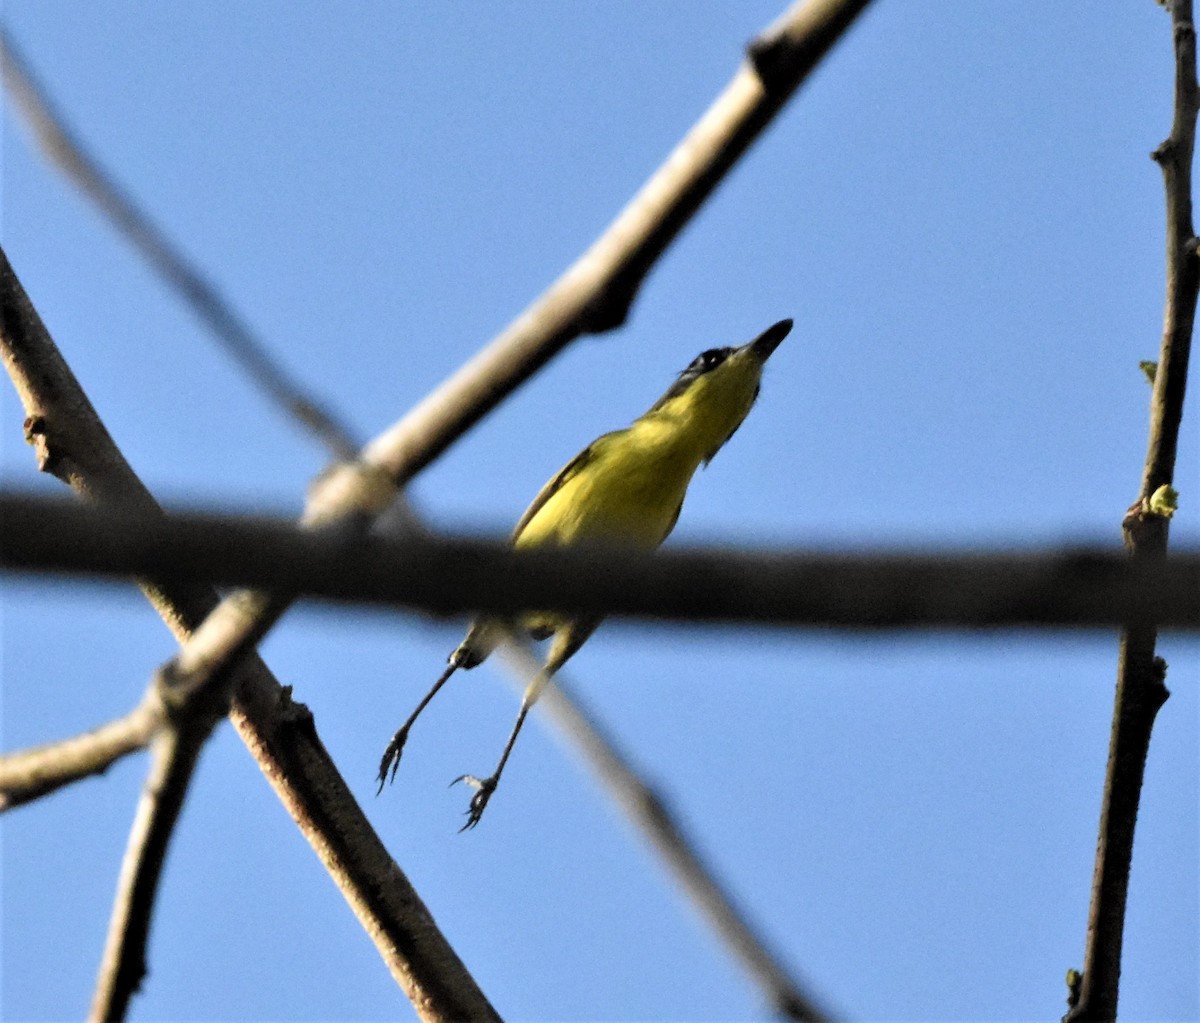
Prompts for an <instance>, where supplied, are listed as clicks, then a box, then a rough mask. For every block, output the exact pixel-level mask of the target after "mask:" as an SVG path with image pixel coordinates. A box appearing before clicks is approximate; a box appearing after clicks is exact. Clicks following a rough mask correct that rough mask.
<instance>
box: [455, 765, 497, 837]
mask: <svg viewBox="0 0 1200 1023" xmlns="http://www.w3.org/2000/svg"><path fill="white" fill-rule="evenodd" d="M460 781H461V782H465V783H466V784H468V785H470V786H471V788H473V789H475V795H473V796H472V797H471V805H470V807H469V808H468V809H467V823H466V824H464V825H463V826H462V827H461V828H459V829H458V833H459V834H460V835H461V834H462V833H463V832H464V831H467V830H469V829H470V828H473V827H475V825H477V824H478V823H479V822H480V821H481V820H483V811H484V810H486V809H487V805H488V800H489V799H491V798H492V793H493V792H495V791H496V776H495V775H492V777H490V778H476V777H475V775H473V774H463V775H460V776H459V777H457V778H455V779H454V781H452V782H451V783H450V784H451V785H457V784H458V783H459V782H460Z"/></svg>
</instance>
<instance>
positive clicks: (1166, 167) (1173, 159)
mask: <svg viewBox="0 0 1200 1023" xmlns="http://www.w3.org/2000/svg"><path fill="white" fill-rule="evenodd" d="M1170 9H1171V30H1172V36H1173V41H1174V49H1175V114H1174V119H1173V123H1172V126H1171V134H1170V136H1169V137H1168V138H1167V140H1166V141H1165V142H1164V143H1163V144H1162V145H1161V146H1159V147H1158V149H1157V150H1155V151H1154V153H1153V157H1154V159H1155V160H1156V161H1157V162H1158V164H1159V166H1160V167H1161V168H1162V173H1163V185H1164V189H1165V192H1166V208H1167V231H1166V236H1167V246H1166V248H1167V260H1166V264H1167V297H1166V307H1165V311H1164V315H1163V338H1162V349H1161V353H1160V355H1159V361H1158V368H1157V371H1156V373H1155V379H1154V392H1153V396H1152V398H1151V404H1150V438H1149V444H1148V450H1147V454H1146V465H1145V469H1144V471H1143V474H1142V482H1141V490H1140V492H1139V495H1138V500H1137V501H1136V502H1135V503H1134V505H1133V507H1132V508H1130V509H1129V512H1128V514H1127V515H1126V517H1125V521H1124V522H1123V523H1122V525H1123V528H1124V531H1125V540H1126V545H1127V546H1128V547H1129V551H1130V560H1131V562H1132V563H1133V564H1135V565H1144V564H1159V563H1161V562H1162V561H1164V559H1165V558H1166V553H1167V534H1168V525H1169V520H1168V517H1167V516H1165V515H1163V514H1159V513H1158V512H1157V511H1155V510H1152V508H1151V505H1150V499H1151V497H1152V495H1154V494H1155V493H1156V492H1157V491H1158V490H1159V488H1160V487H1164V486H1169V485H1170V484H1171V482H1172V481H1173V479H1174V474H1175V453H1176V447H1177V442H1178V437H1179V424H1180V421H1181V420H1182V418H1183V398H1184V392H1185V390H1186V387H1187V367H1188V357H1189V354H1190V351H1191V344H1192V330H1193V325H1194V321H1195V316H1196V297H1197V289H1198V288H1200V262H1198V259H1197V239H1196V237H1195V228H1194V227H1193V225H1192V194H1191V188H1192V151H1193V148H1194V146H1195V138H1196V114H1197V107H1198V104H1200V95H1198V90H1197V83H1196V27H1195V24H1194V23H1193V21H1192V2H1191V0H1173V2H1172V3H1171V4H1170ZM1156 641H1157V630H1156V629H1155V628H1154V626H1153V625H1150V624H1148V623H1145V622H1143V623H1142V624H1129V625H1127V626H1126V627H1125V628H1124V629H1123V630H1122V633H1121V642H1120V651H1119V654H1118V662H1117V691H1116V699H1115V706H1114V708H1113V726H1112V734H1111V737H1110V740H1109V750H1108V765H1107V768H1106V771H1105V779H1104V795H1103V798H1102V802H1101V808H1100V835H1099V839H1098V841H1097V845H1096V864H1095V870H1094V873H1093V877H1092V897H1091V905H1090V908H1089V910H1088V929H1087V943H1086V947H1085V950H1084V963H1083V977H1082V982H1081V983H1080V984H1079V985H1078V990H1077V991H1073V992H1072V1001H1073V1004H1072V1006H1071V1009H1070V1011H1069V1012H1068V1014H1067V1016H1066V1019H1067V1020H1069V1021H1071V1023H1082V1021H1085V1020H1087V1021H1091V1020H1097V1021H1098V1020H1111V1019H1115V1018H1116V1015H1117V1001H1118V994H1119V987H1120V978H1121V949H1122V942H1123V937H1124V928H1125V906H1126V902H1127V899H1128V894H1129V875H1130V869H1131V865H1132V859H1133V835H1134V828H1135V825H1136V823H1137V814H1138V804H1139V801H1140V798H1141V790H1142V781H1143V777H1144V775H1145V770H1146V758H1147V756H1148V754H1149V750H1150V733H1151V731H1152V729H1153V727H1154V719H1155V717H1156V715H1157V714H1158V711H1159V708H1161V707H1162V705H1163V703H1164V702H1165V701H1166V700H1167V697H1168V695H1169V694H1168V692H1167V688H1166V686H1165V685H1164V684H1163V681H1164V678H1165V676H1166V662H1165V661H1163V660H1162V659H1161V658H1160V657H1157V656H1156V655H1155V644H1156Z"/></svg>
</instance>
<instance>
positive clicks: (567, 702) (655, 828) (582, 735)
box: [500, 642, 827, 1023]
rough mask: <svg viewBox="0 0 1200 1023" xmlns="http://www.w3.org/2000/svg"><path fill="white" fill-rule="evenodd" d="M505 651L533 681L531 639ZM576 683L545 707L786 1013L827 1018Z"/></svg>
mask: <svg viewBox="0 0 1200 1023" xmlns="http://www.w3.org/2000/svg"><path fill="white" fill-rule="evenodd" d="M500 651H501V654H502V656H503V657H504V659H505V661H506V662H508V663H509V665H510V666H511V667H512V668H513V671H514V676H515V677H516V678H517V679H518V680H524V681H527V680H528V679H529V678H531V677H532V676H533V675H535V674H536V673H537V672H538V670H539V669H540V668H541V666H542V662H541V660H540V659H539V658H537V657H535V656H534V655H533V653H532V652H531V651H530V649H529V648H528V647H527V646H526V645H525V644H521V643H513V642H509V643H506V644H504V645H503V646H502V647H501V648H500ZM524 681H522V682H521V686H522V687H523V685H524ZM568 688H569V687H568V683H567V682H566V680H565V679H564V678H563V677H562V674H561V673H559V674H558V675H556V676H555V679H554V684H553V685H550V686H548V687H547V688H546V690H545V691H544V692H543V693H542V696H541V699H540V700H539V701H538V703H539V706H541V707H543V708H544V709H545V711H546V713H547V714H548V715H549V716H550V718H551V720H552V721H554V723H555V724H556V725H558V727H559V730H560V731H562V732H563V733H564V735H566V736H567V737H568V738H569V739H570V740H571V743H572V745H573V746H574V747H575V748H576V749H578V750H580V751H582V753H583V755H584V758H585V759H586V760H587V762H588V764H589V765H590V767H591V768H592V771H593V773H594V774H595V775H596V778H597V779H598V780H599V782H600V784H601V785H602V786H603V787H604V788H605V789H606V790H607V792H608V794H609V796H610V797H611V798H612V800H613V802H615V803H616V804H617V806H618V807H619V808H620V809H621V811H622V812H623V813H624V814H625V816H626V817H627V818H628V819H629V820H630V822H632V824H633V826H634V827H635V828H636V829H637V830H638V831H640V832H641V834H642V835H643V836H644V837H645V838H646V840H647V841H648V842H649V843H650V845H651V847H652V848H653V849H654V851H655V852H656V853H658V855H659V857H660V858H661V859H662V860H663V862H664V863H665V864H666V866H667V869H668V871H669V872H670V873H671V875H672V876H673V877H674V878H675V881H676V882H677V884H678V885H679V887H680V888H681V889H682V891H683V894H684V895H685V896H686V898H687V899H688V900H689V901H690V902H691V903H692V905H694V906H695V907H696V910H697V911H698V912H699V913H700V915H701V916H702V917H703V918H704V920H705V922H706V923H707V924H708V925H709V926H710V927H712V929H713V930H714V931H715V932H716V933H717V936H718V937H719V938H720V939H721V940H722V941H723V942H724V943H725V946H726V948H727V949H728V950H729V952H730V953H731V954H732V955H733V956H734V958H736V959H737V960H738V961H739V962H740V963H741V964H742V967H743V968H744V969H745V970H746V972H747V973H748V974H749V975H750V978H751V979H752V980H753V981H754V983H755V984H756V985H758V987H759V988H760V989H761V990H762V991H763V993H764V994H765V995H766V998H767V1001H768V1002H769V1004H770V1005H771V1007H772V1009H773V1010H774V1011H775V1012H776V1013H777V1014H778V1015H779V1016H781V1017H783V1018H784V1019H791V1020H804V1021H808V1023H821V1021H822V1020H825V1019H826V1018H827V1017H826V1016H825V1014H824V1013H823V1012H822V1011H821V1010H820V1009H819V1008H817V1002H816V1000H815V999H814V997H813V996H812V995H811V994H809V993H808V992H806V991H805V990H804V988H803V985H801V984H800V982H799V981H797V980H796V979H795V978H793V977H792V976H791V974H790V973H789V971H788V969H787V967H786V966H784V964H783V963H782V962H781V961H780V959H779V957H778V955H776V953H775V952H774V951H772V950H771V949H770V948H769V947H768V944H767V941H766V939H765V938H764V937H763V936H762V935H761V934H759V933H757V932H756V931H755V929H754V927H753V926H752V925H751V924H750V922H749V921H748V920H747V918H746V914H745V913H744V912H743V911H742V910H741V909H740V908H739V907H738V906H737V905H735V903H734V899H733V896H732V895H731V894H730V893H729V892H728V891H727V890H726V889H725V887H724V886H723V885H722V884H721V883H720V882H719V881H718V880H717V879H716V875H715V873H714V871H713V869H712V867H711V866H710V865H709V864H707V863H705V862H704V858H703V857H702V856H701V855H700V853H699V852H698V851H697V850H696V846H695V843H694V842H692V841H691V839H690V838H689V837H688V836H687V835H686V834H685V832H684V829H683V827H682V825H681V824H680V823H679V821H678V820H677V819H676V817H675V815H674V813H672V812H671V810H670V807H669V806H668V805H667V802H666V800H665V799H664V798H663V797H662V796H661V795H660V794H659V793H658V792H656V791H655V790H654V788H652V787H651V786H650V785H648V784H647V783H646V782H644V781H643V780H642V778H641V777H640V776H639V774H638V772H637V771H636V770H635V769H634V768H633V766H632V765H631V764H630V763H629V760H628V758H627V757H626V756H625V755H624V754H623V753H621V751H620V748H619V747H618V745H617V743H616V741H615V739H614V738H613V736H612V735H611V734H608V733H607V732H606V731H605V730H604V729H603V728H602V727H601V726H600V724H599V722H598V721H597V720H596V719H595V718H594V717H593V716H592V715H591V714H590V713H589V712H588V710H587V708H586V707H585V706H584V705H583V704H582V703H581V702H580V700H579V696H578V694H575V693H570V692H568Z"/></svg>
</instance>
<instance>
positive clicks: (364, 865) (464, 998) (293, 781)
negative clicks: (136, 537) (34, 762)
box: [0, 250, 495, 1021]
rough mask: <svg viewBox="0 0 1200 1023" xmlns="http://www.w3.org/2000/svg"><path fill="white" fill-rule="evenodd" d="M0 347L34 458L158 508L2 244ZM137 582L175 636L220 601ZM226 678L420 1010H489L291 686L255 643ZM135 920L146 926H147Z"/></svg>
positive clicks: (458, 1014) (275, 782)
mask: <svg viewBox="0 0 1200 1023" xmlns="http://www.w3.org/2000/svg"><path fill="white" fill-rule="evenodd" d="M0 357H2V360H3V362H4V365H5V368H6V370H7V371H8V373H9V375H10V376H11V377H12V379H13V382H14V384H15V385H16V388H17V392H18V394H19V395H20V398H21V401H22V404H23V405H24V406H25V411H26V415H27V420H26V423H27V430H29V431H30V433H31V435H32V436H31V439H32V440H34V441H35V442H36V444H37V448H38V456H39V464H40V467H41V468H43V469H44V470H45V471H48V472H52V473H53V474H54V475H56V476H58V477H59V478H60V479H62V480H63V481H64V482H67V483H68V484H69V485H70V486H71V487H72V488H73V489H74V490H76V491H77V492H78V493H80V494H81V495H82V496H84V497H85V498H87V499H89V500H92V501H95V502H97V503H99V504H101V505H103V506H104V507H106V508H120V509H122V510H125V511H127V512H130V513H138V514H141V515H143V516H152V515H154V514H157V513H158V505H157V504H156V503H155V501H154V499H153V498H152V497H151V496H150V493H149V491H147V490H146V488H145V486H144V485H143V484H142V482H141V480H140V479H138V477H137V475H136V474H135V473H134V472H133V470H132V469H131V468H130V466H129V464H128V463H127V462H126V461H125V459H124V457H123V456H122V455H121V453H120V451H119V450H118V449H117V447H116V445H115V444H114V443H113V441H112V438H111V437H110V436H109V434H108V432H107V430H106V429H105V428H104V424H103V423H102V422H101V421H100V419H99V417H98V416H97V415H96V412H95V409H94V408H93V407H92V405H91V403H90V402H89V401H88V399H87V396H86V395H85V394H84V392H83V390H82V388H80V386H79V382H78V381H77V380H76V379H75V377H74V375H73V374H72V373H71V371H70V368H69V367H68V366H67V365H66V363H65V362H64V361H63V359H62V356H61V355H60V354H59V352H58V349H57V348H56V347H55V345H54V342H53V341H52V340H51V338H50V336H49V334H48V333H47V332H46V329H45V327H44V326H43V324H42V321H41V318H40V317H39V316H38V315H37V311H36V310H35V309H34V308H33V306H32V304H31V303H30V301H29V298H28V296H27V295H26V294H25V291H24V289H23V288H22V287H21V284H20V282H19V281H18V280H17V278H16V275H15V274H14V273H13V271H12V267H11V266H10V265H9V263H8V259H7V257H6V256H5V255H4V253H3V251H2V250H0ZM31 427H32V429H31ZM141 585H142V589H143V591H144V592H145V593H146V596H147V599H149V600H150V602H151V604H152V605H153V606H154V608H155V610H157V611H158V613H159V614H160V615H161V616H162V618H163V619H164V620H165V621H166V623H167V624H168V626H169V627H170V628H171V630H172V632H173V633H174V634H175V636H176V638H177V639H178V640H179V641H180V642H184V641H185V640H186V639H187V638H188V636H189V635H190V634H191V632H192V630H193V629H194V628H195V627H196V626H197V625H198V624H199V623H200V622H201V621H202V620H203V619H204V618H205V616H206V615H207V614H208V613H209V612H210V611H211V610H212V609H213V608H214V607H215V606H216V603H217V597H216V594H215V593H214V592H213V591H212V590H211V589H210V588H209V587H207V586H198V585H195V584H191V583H181V582H179V581H178V580H176V579H170V580H169V581H167V582H162V583H157V584H150V583H142V584H141ZM233 683H234V690H235V691H236V694H237V696H236V699H235V701H234V704H233V708H232V711H231V713H230V717H231V720H232V722H233V725H234V727H235V728H236V729H237V730H238V732H239V734H240V735H241V737H242V740H243V741H244V742H245V743H246V745H247V746H248V747H249V748H250V751H251V753H252V755H253V756H254V758H255V759H256V760H257V761H258V763H259V765H260V767H261V768H262V771H263V774H264V775H265V776H266V778H267V780H268V781H269V782H270V784H271V786H272V787H273V788H274V789H275V792H276V794H277V795H278V796H279V798H280V800H281V801H282V802H283V804H284V806H285V807H286V809H287V811H288V813H289V814H291V816H292V818H293V819H294V820H295V821H296V823H297V826H298V827H299V828H300V831H301V832H302V834H303V835H304V836H305V838H306V839H307V840H308V842H309V844H310V845H311V846H312V847H313V850H314V851H315V852H316V853H317V856H318V857H319V858H320V860H321V862H322V864H323V865H324V866H325V868H326V870H327V871H328V872H329V874H330V876H331V877H332V878H333V881H334V883H335V884H336V885H337V886H338V888H339V889H340V890H341V892H342V894H343V896H344V897H345V899H346V901H347V902H348V903H349V905H350V907H351V909H352V910H353V911H354V914H355V915H356V916H357V917H358V919H359V922H360V923H361V924H362V925H363V928H364V930H366V932H367V934H368V936H369V937H370V939H371V941H372V942H373V943H374V945H375V947H376V949H377V950H378V952H379V954H380V956H381V958H382V959H383V961H384V963H385V965H386V966H387V968H388V971H389V972H390V973H391V975H392V976H393V977H394V978H395V980H396V982H397V984H399V985H400V987H401V989H402V990H403V991H404V993H405V994H406V995H407V996H408V998H409V999H410V1000H411V1002H412V1003H413V1005H414V1006H415V1007H416V1009H417V1012H418V1013H419V1015H420V1016H421V1018H422V1019H424V1020H430V1021H434V1020H457V1019H464V1018H473V1019H474V1018H478V1019H493V1018H495V1012H494V1010H493V1009H492V1007H491V1006H490V1004H489V1003H488V1001H487V999H486V998H485V997H484V995H483V993H482V992H481V991H480V990H479V988H478V986H477V985H476V984H475V982H474V980H473V979H472V978H471V976H470V974H469V973H467V971H466V968H465V967H464V966H463V964H462V962H461V961H460V960H459V958H458V956H457V955H456V954H455V952H454V950H453V949H452V948H451V947H450V945H449V943H448V942H447V941H446V939H445V938H444V937H443V936H442V934H441V933H440V932H439V931H438V929H437V925H436V924H435V923H434V921H433V918H432V917H431V916H430V914H429V911H428V909H426V907H425V905H424V903H422V902H421V899H420V897H419V896H418V895H417V893H416V892H415V891H414V890H413V888H412V886H411V885H410V884H409V882H408V879H407V878H406V877H405V876H404V874H403V872H402V871H401V870H400V868H399V867H398V866H397V865H396V863H395V862H394V861H393V860H392V858H391V857H390V856H389V855H388V852H387V850H386V849H385V848H384V846H383V843H382V842H381V841H380V840H379V836H378V835H376V834H375V832H374V830H373V829H372V827H371V825H370V823H369V822H368V821H367V819H366V816H365V815H364V814H363V812H362V810H361V808H360V807H359V806H358V804H357V803H356V802H355V800H354V797H353V795H352V794H351V793H350V790H349V787H348V786H347V785H346V783H345V781H344V779H343V778H342V777H341V775H340V774H339V773H338V771H337V768H336V767H335V766H334V764H333V762H332V760H331V759H330V757H329V754H328V753H327V752H326V751H325V748H324V746H323V745H322V743H321V740H320V738H319V737H318V735H317V732H316V728H315V726H314V724H313V721H312V716H311V715H310V714H309V713H308V710H307V708H305V707H303V706H302V705H300V704H295V703H293V702H292V700H291V697H290V694H289V691H288V690H286V689H284V688H283V687H281V686H280V685H279V683H278V682H277V681H276V680H275V679H274V677H273V676H272V675H271V673H270V672H269V671H268V669H267V668H266V666H265V665H264V664H263V663H262V661H261V660H260V659H259V658H258V656H257V655H254V654H251V655H249V656H247V657H246V658H245V659H244V661H243V662H242V665H241V667H240V668H239V669H238V671H237V672H236V673H235V674H234V676H233ZM160 854H161V853H160ZM150 866H151V867H152V868H153V864H151V865H150ZM136 905H137V906H139V907H141V908H140V910H139V912H148V911H149V908H150V906H149V903H148V901H147V900H145V899H141V900H138V901H137V903H136ZM137 929H139V930H141V933H142V934H143V935H144V933H145V931H144V929H141V928H137ZM133 930H134V928H129V929H127V933H129V934H131V935H132V934H133ZM126 948H128V949H129V955H128V956H127V957H126V958H127V959H128V960H129V961H131V962H133V963H135V964H136V962H137V958H138V950H137V949H136V948H134V947H133V945H132V944H131V943H130V942H126ZM142 954H143V955H144V952H143V953H142ZM122 975H123V976H128V975H130V973H129V971H125V972H124V973H123V974H122Z"/></svg>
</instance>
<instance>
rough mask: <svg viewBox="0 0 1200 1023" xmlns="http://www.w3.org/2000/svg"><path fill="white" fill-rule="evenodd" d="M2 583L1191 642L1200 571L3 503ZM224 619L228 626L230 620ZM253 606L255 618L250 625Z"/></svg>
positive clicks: (1193, 560) (18, 499) (440, 609)
mask: <svg viewBox="0 0 1200 1023" xmlns="http://www.w3.org/2000/svg"><path fill="white" fill-rule="evenodd" d="M0 517H3V519H4V524H5V528H4V538H3V541H2V542H0V566H3V567H6V568H9V569H22V570H33V569H37V570H39V571H48V570H53V571H62V572H68V571H69V572H74V573H77V574H88V575H98V576H108V577H113V578H121V577H128V576H142V577H149V578H161V579H167V580H172V581H176V582H181V581H186V582H199V581H202V580H203V581H206V582H209V583H212V584H214V585H217V586H230V585H242V586H250V587H253V590H251V591H249V592H255V593H257V592H264V593H266V592H270V593H278V594H287V598H282V597H281V598H277V599H278V600H280V601H282V600H284V599H294V598H297V597H300V596H302V595H306V596H313V597H319V598H322V599H326V600H333V601H343V602H369V603H377V604H387V605H393V606H397V607H404V608H411V609H414V610H420V611H425V612H428V613H431V614H434V615H439V616H448V615H465V614H470V613H476V612H487V613H491V614H495V615H498V616H516V615H519V614H520V613H521V612H522V611H525V610H528V609H530V608H538V609H554V610H561V611H565V612H569V613H571V614H579V615H612V616H619V617H639V618H654V619H673V620H680V621H685V620H686V621H701V622H760V623H766V624H772V625H792V626H798V625H802V626H826V627H828V626H834V627H841V628H874V629H879V628H902V627H922V628H969V629H977V628H995V627H1008V626H1048V627H1064V626H1071V627H1087V626H1091V627H1107V626H1117V625H1122V624H1124V623H1128V622H1143V623H1146V624H1147V625H1149V626H1153V625H1154V624H1161V625H1166V626H1171V627H1175V628H1182V629H1191V630H1195V629H1197V628H1200V553H1197V552H1190V553H1177V554H1175V555H1173V556H1172V557H1171V558H1169V559H1162V560H1159V561H1147V560H1144V559H1143V560H1135V561H1131V560H1130V559H1129V558H1128V557H1127V556H1126V554H1125V553H1124V552H1123V551H1121V550H1112V549H1110V550H1099V549H1087V548H1078V549H1065V550H1059V551H1027V552H1013V551H992V552H974V553H970V554H950V553H924V552H902V551H887V552H881V553H862V552H859V553H854V554H829V553H815V554H814V553H808V552H804V551H795V550H789V549H786V548H783V549H775V550H757V551H751V550H741V551H739V550H732V549H729V550H717V549H700V548H693V549H678V548H677V549H673V550H664V551H657V552H646V551H641V550H628V549H623V548H606V547H583V546H574V547H569V548H556V549H551V548H541V549H524V550H515V549H514V548H513V547H512V546H511V545H510V544H509V543H508V542H507V541H506V540H501V539H496V540H490V541H489V540H480V539H476V538H469V539H468V538H457V537H448V536H447V537H434V536H429V535H424V534H415V535H410V536H399V537H398V536H381V535H376V534H365V535H364V534H362V533H360V532H358V531H357V530H350V529H342V528H339V527H332V528H327V529H322V530H306V529H302V528H299V527H297V526H296V525H294V524H293V523H291V522H289V521H286V520H283V519H269V518H262V517H227V516H219V515H205V514H198V513H184V512H174V513H171V514H169V515H166V516H153V517H152V516H144V515H131V514H126V513H108V512H101V511H96V510H92V509H88V508H85V507H81V506H79V505H78V504H76V503H73V502H68V501H63V500H61V499H56V498H39V497H29V496H13V495H11V494H6V493H2V492H0ZM228 607H229V609H230V611H229V613H230V614H239V613H243V612H242V611H239V604H238V602H237V601H233V602H232V603H228ZM256 612H257V605H252V606H251V608H250V610H249V611H248V612H245V613H247V614H249V615H250V616H253V615H254V614H255V613H256Z"/></svg>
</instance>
